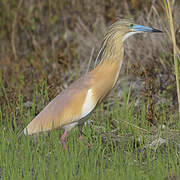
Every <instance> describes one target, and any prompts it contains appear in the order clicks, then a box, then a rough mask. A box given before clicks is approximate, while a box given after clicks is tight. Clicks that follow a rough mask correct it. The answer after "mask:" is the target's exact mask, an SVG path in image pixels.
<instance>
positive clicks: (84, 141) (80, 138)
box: [79, 136, 91, 148]
mask: <svg viewBox="0 0 180 180" xmlns="http://www.w3.org/2000/svg"><path fill="white" fill-rule="evenodd" d="M79 140H81V141H82V142H83V143H84V144H85V143H86V140H85V139H84V137H83V136H79ZM88 147H89V148H90V147H91V144H89V143H88Z"/></svg>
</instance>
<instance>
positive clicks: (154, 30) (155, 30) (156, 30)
mask: <svg viewBox="0 0 180 180" xmlns="http://www.w3.org/2000/svg"><path fill="white" fill-rule="evenodd" d="M152 32H157V33H163V31H160V30H158V29H153V31H152Z"/></svg>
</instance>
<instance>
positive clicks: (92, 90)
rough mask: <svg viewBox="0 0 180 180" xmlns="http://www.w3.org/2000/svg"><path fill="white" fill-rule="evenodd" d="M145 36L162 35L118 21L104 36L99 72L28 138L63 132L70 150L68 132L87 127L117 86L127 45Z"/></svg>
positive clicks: (37, 122) (64, 97)
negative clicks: (85, 122)
mask: <svg viewBox="0 0 180 180" xmlns="http://www.w3.org/2000/svg"><path fill="white" fill-rule="evenodd" d="M143 32H162V31H160V30H157V29H153V28H150V27H146V26H142V25H137V24H134V23H133V22H131V21H130V20H118V21H116V22H115V23H114V24H112V25H111V26H110V27H109V30H108V31H107V33H106V34H105V36H104V40H103V42H102V45H101V48H100V51H99V53H98V56H97V59H98V60H99V64H98V65H97V66H96V68H95V69H93V70H92V71H90V72H89V73H87V74H86V75H84V76H82V77H81V78H80V79H78V80H77V81H75V82H74V83H72V84H71V85H70V86H69V87H68V88H67V89H65V90H63V91H62V92H61V93H60V94H59V95H58V96H56V97H55V98H54V99H53V100H52V101H51V102H50V103H49V104H48V105H47V106H46V107H45V108H44V109H43V110H42V111H41V112H40V113H39V114H38V115H37V116H36V117H35V118H34V119H33V120H32V121H31V122H30V123H29V124H28V125H27V127H26V128H25V129H24V134H28V135H32V134H36V133H39V132H45V131H49V130H52V129H57V128H62V129H64V134H63V135H62V136H61V143H62V146H63V147H64V149H66V135H67V132H68V131H70V130H71V129H72V128H74V127H75V126H76V125H78V124H79V125H81V124H83V122H84V121H85V120H86V119H87V116H88V115H89V114H90V113H91V112H92V111H93V110H94V109H95V108H96V107H97V106H98V105H99V104H100V103H101V102H102V100H103V99H104V98H105V97H106V96H107V95H108V93H109V92H110V90H111V89H112V88H113V87H114V85H115V84H116V82H117V79H118V76H119V72H120V69H121V66H122V62H123V54H124V47H123V42H124V41H125V40H126V39H127V38H128V37H130V36H132V35H134V34H136V33H143ZM136 48H137V47H136ZM80 133H82V132H81V130H80Z"/></svg>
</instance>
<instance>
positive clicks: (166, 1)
mask: <svg viewBox="0 0 180 180" xmlns="http://www.w3.org/2000/svg"><path fill="white" fill-rule="evenodd" d="M164 5H165V11H166V15H167V18H168V20H169V27H170V31H171V40H172V42H173V55H174V65H175V74H176V86H177V96H178V104H179V116H180V83H179V65H178V59H177V55H178V49H177V45H176V37H175V32H174V23H173V16H172V11H171V6H170V2H169V0H164Z"/></svg>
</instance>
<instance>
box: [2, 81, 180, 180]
mask: <svg viewBox="0 0 180 180" xmlns="http://www.w3.org/2000/svg"><path fill="white" fill-rule="evenodd" d="M34 89H35V90H34V96H33V97H34V98H33V99H34V100H33V104H32V108H29V107H26V106H25V105H24V101H23V95H22V94H21V93H19V99H18V102H17V104H18V106H17V107H18V112H19V114H20V115H19V118H21V122H23V124H21V125H18V124H17V122H18V121H17V120H16V119H15V118H16V115H15V112H11V113H8V112H6V111H5V112H4V114H5V115H2V110H1V109H0V124H1V125H0V135H1V139H0V148H1V151H0V177H1V179H78V180H79V179H158V180H159V179H165V178H167V179H168V178H170V177H177V178H179V177H180V168H179V161H180V158H179V142H180V136H179V133H178V131H179V130H180V124H179V122H178V121H176V122H173V120H169V119H167V118H166V117H164V116H165V114H162V115H161V116H162V117H161V118H160V119H166V121H164V122H163V124H165V125H164V126H165V127H164V128H161V126H160V125H161V124H162V123H161V122H159V124H158V126H157V127H158V128H157V127H155V126H150V125H149V124H148V123H147V122H146V117H145V114H146V113H145V108H144V104H143V102H142V106H141V111H139V114H137V113H136V112H135V99H134V100H133V99H132V98H131V99H132V100H131V101H130V100H129V99H130V96H131V95H130V93H128V94H127V93H126V91H124V96H123V103H122V104H123V105H121V104H120V101H119V98H118V97H117V96H116V95H114V103H113V104H106V103H105V104H102V105H101V106H100V107H99V108H98V109H97V110H96V112H94V114H93V115H92V116H91V117H90V118H89V120H88V121H87V123H86V126H85V127H84V128H83V132H84V134H85V139H86V142H84V143H83V142H81V141H79V140H78V131H77V129H75V130H74V131H73V132H71V133H70V134H69V136H68V139H67V147H68V150H67V151H64V150H63V148H62V146H61V144H60V134H62V133H63V132H62V131H61V130H54V131H51V132H49V133H45V134H40V135H39V136H38V137H31V138H30V137H28V136H22V137H21V138H20V140H19V141H18V134H19V132H20V131H21V130H22V127H25V125H26V124H27V123H28V122H29V121H30V120H31V119H32V118H33V117H34V115H35V109H36V104H37V102H36V98H37V97H38V96H39V95H40V96H41V97H40V99H42V103H40V104H41V107H40V109H41V108H43V107H44V103H45V102H44V101H43V100H44V99H48V90H47V86H46V83H44V84H43V85H42V86H41V87H39V86H37V85H35V87H34ZM11 107H12V106H11ZM105 107H106V108H107V110H105ZM164 108H165V107H164ZM108 109H109V111H108ZM162 110H164V111H166V109H162ZM157 111H158V107H157ZM16 112H17V108H16ZM24 112H25V113H24ZM158 113H160V111H159V112H158ZM169 118H170V117H169ZM91 119H93V124H92V123H90V120H91ZM174 123H176V124H174ZM173 126H174V127H176V128H173ZM87 142H89V143H90V144H91V147H90V148H88V145H87Z"/></svg>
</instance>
